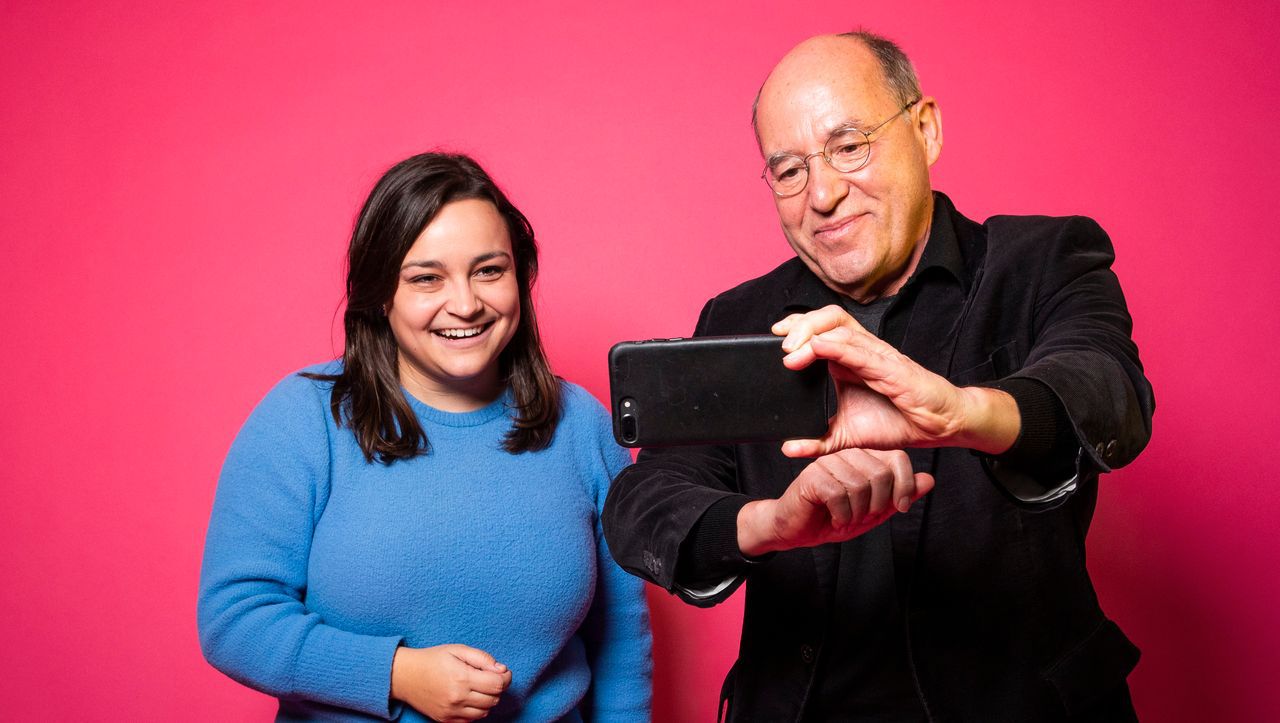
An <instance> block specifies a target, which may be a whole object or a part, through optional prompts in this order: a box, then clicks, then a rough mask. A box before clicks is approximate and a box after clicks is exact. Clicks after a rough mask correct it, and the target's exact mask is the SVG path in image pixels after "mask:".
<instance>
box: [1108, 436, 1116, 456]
mask: <svg viewBox="0 0 1280 723" xmlns="http://www.w3.org/2000/svg"><path fill="white" fill-rule="evenodd" d="M1106 456H1107V459H1111V458H1112V457H1114V456H1116V441H1115V440H1114V439H1113V440H1111V441H1110V442H1107V455H1106Z"/></svg>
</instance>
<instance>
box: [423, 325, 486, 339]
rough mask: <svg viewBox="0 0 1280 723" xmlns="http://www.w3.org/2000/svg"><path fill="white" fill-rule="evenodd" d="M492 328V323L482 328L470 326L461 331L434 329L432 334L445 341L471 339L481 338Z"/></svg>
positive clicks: (460, 329)
mask: <svg viewBox="0 0 1280 723" xmlns="http://www.w3.org/2000/svg"><path fill="white" fill-rule="evenodd" d="M491 326H493V322H492V321H490V322H488V323H485V324H481V325H480V326H468V327H463V328H459V329H432V330H431V333H432V334H435V335H436V336H441V337H444V338H445V339H470V338H471V337H473V336H480V335H481V334H483V333H485V331H487V330H488V329H489V327H491Z"/></svg>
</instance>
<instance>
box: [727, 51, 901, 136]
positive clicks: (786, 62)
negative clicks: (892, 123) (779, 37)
mask: <svg viewBox="0 0 1280 723" xmlns="http://www.w3.org/2000/svg"><path fill="white" fill-rule="evenodd" d="M859 56H860V57H859ZM814 58H816V59H818V60H819V62H820V63H821V62H827V61H830V60H836V62H839V59H840V58H844V59H845V60H853V59H860V60H863V61H865V60H866V59H868V58H871V59H873V60H874V61H875V65H876V66H877V71H878V80H879V83H880V84H881V85H883V86H884V88H885V89H886V90H888V91H889V92H890V93H892V94H893V97H894V98H895V99H896V100H897V102H898V104H899V105H902V104H905V103H908V102H910V101H911V100H912V99H914V98H917V97H919V96H920V95H921V93H920V81H919V79H917V78H916V71H915V68H914V67H913V66H912V65H911V59H910V58H908V57H907V55H906V53H904V52H902V48H899V47H898V46H897V44H896V43H894V42H893V41H891V40H889V39H888V38H884V37H881V36H879V35H876V34H875V33H871V32H868V31H865V30H857V31H854V32H850V33H840V34H838V35H818V36H815V37H812V38H809V39H808V40H806V41H804V42H802V43H800V44H799V45H797V46H796V47H794V48H792V49H791V51H790V52H788V53H787V54H786V55H785V56H783V58H782V60H781V61H779V62H778V65H777V66H775V67H774V69H773V71H772V72H770V73H769V76H768V77H767V78H765V82H764V85H761V86H760V90H759V91H757V92H756V97H755V101H754V102H753V103H752V104H751V127H752V128H753V129H754V130H755V132H756V142H757V143H759V141H760V128H759V123H758V117H759V112H760V97H761V95H762V94H763V93H764V90H765V86H767V85H768V84H769V80H770V79H772V78H774V77H775V76H777V75H778V73H779V71H784V70H785V71H786V72H793V71H798V72H799V73H802V74H803V73H808V72H809V68H808V67H806V66H805V65H804V63H803V61H805V60H806V59H814ZM858 65H859V67H858V68H855V69H852V72H863V73H865V72H867V71H868V70H869V69H870V66H869V65H868V64H866V63H865V62H863V63H859V64H858ZM784 66H786V67H784ZM802 77H803V76H802Z"/></svg>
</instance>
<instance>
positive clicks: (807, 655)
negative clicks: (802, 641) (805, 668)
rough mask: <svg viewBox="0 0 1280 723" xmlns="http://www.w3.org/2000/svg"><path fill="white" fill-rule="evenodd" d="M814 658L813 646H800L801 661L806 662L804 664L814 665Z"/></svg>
mask: <svg viewBox="0 0 1280 723" xmlns="http://www.w3.org/2000/svg"><path fill="white" fill-rule="evenodd" d="M813 657H814V656H813V646H812V645H801V646H800V659H801V660H803V661H804V662H806V663H812V662H813Z"/></svg>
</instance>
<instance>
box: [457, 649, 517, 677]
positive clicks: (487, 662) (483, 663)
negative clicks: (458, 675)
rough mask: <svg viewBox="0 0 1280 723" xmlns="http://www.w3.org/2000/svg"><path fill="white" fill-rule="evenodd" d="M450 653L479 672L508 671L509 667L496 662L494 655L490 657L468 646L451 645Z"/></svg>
mask: <svg viewBox="0 0 1280 723" xmlns="http://www.w3.org/2000/svg"><path fill="white" fill-rule="evenodd" d="M449 653H450V654H452V655H453V656H454V657H455V658H457V659H458V660H461V661H462V662H464V663H466V664H467V665H470V666H471V667H473V668H476V669H477V670H488V671H493V672H495V673H502V672H504V671H506V669H507V666H505V665H503V664H502V663H499V662H498V661H497V660H494V658H493V656H492V655H489V654H488V653H486V652H485V651H483V650H480V649H479V648H473V647H470V646H468V645H450V646H449Z"/></svg>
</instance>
